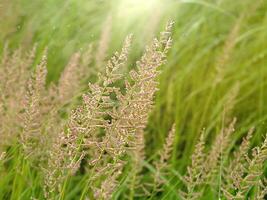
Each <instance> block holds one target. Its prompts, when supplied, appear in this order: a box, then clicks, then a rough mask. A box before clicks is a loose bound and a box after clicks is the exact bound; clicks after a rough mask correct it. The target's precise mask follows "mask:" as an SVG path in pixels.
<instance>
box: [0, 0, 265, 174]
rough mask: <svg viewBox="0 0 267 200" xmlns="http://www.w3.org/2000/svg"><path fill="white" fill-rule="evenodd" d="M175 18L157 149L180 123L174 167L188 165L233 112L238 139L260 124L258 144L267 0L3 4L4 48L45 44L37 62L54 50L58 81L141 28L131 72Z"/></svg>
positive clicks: (0, 36) (154, 139) (156, 125)
mask: <svg viewBox="0 0 267 200" xmlns="http://www.w3.org/2000/svg"><path fill="white" fill-rule="evenodd" d="M168 20H173V21H174V22H175V25H174V29H173V47H172V49H171V51H170V53H169V55H168V62H167V63H166V64H165V65H164V66H162V74H161V76H160V78H159V81H160V90H159V91H158V93H157V95H156V101H155V107H154V109H153V112H152V114H151V117H150V120H149V124H148V126H147V129H146V139H147V143H148V145H147V146H148V148H147V152H148V155H153V153H154V150H155V149H157V148H159V147H160V146H161V145H162V143H163V141H164V138H165V136H166V133H167V132H168V130H169V129H170V127H171V126H172V124H173V123H174V122H175V123H176V127H177V130H176V131H177V133H176V138H175V147H176V148H175V152H174V153H173V162H172V163H173V165H175V166H176V168H177V169H180V170H184V167H185V166H186V164H187V163H188V162H189V155H190V154H191V152H192V147H193V146H194V144H195V142H196V140H197V138H198V136H199V134H200V132H201V130H203V129H204V131H205V136H206V137H207V138H209V140H208V141H212V139H213V138H214V137H215V135H216V134H217V133H218V132H219V131H220V129H221V128H222V127H224V126H226V125H227V124H228V123H229V121H231V119H232V118H233V117H237V122H238V123H237V128H236V130H237V133H236V135H235V137H236V140H235V141H233V144H232V145H233V146H234V145H235V143H236V142H237V143H238V142H239V141H240V140H239V138H240V137H241V136H242V135H243V134H245V132H246V131H247V130H248V129H249V128H250V127H252V126H255V127H256V133H255V137H254V141H253V142H254V144H256V143H259V142H260V141H261V140H262V138H263V135H264V134H265V133H266V131H267V130H266V128H267V127H266V120H267V106H266V102H267V94H266V91H267V90H266V89H267V85H266V84H267V1H266V0H254V1H252V0H235V1H233V0H164V1H163V0H34V1H33V0H0V54H1V52H2V51H3V47H4V45H5V44H7V43H8V45H9V47H10V48H11V49H16V48H19V47H21V48H23V49H30V48H32V46H33V45H34V44H36V45H37V54H38V56H37V58H36V63H37V62H38V61H39V59H40V55H41V53H42V52H43V50H44V49H45V48H46V47H47V48H48V80H47V81H48V84H50V83H51V82H55V83H56V82H57V80H58V78H59V75H60V72H61V71H62V70H63V68H64V66H65V65H66V63H67V62H68V60H69V58H70V56H71V55H72V54H73V53H75V52H77V51H86V49H87V48H88V45H92V48H93V54H94V56H95V55H98V56H99V55H101V53H102V54H103V55H102V57H103V61H105V60H106V59H108V58H109V57H110V56H111V55H112V53H113V52H114V51H116V50H119V49H120V47H121V45H122V43H123V40H124V38H125V37H126V36H127V35H128V34H130V33H132V34H133V36H134V40H133V46H132V50H131V53H130V59H129V62H128V69H125V71H128V70H129V69H130V68H132V67H134V64H135V62H136V61H137V60H138V59H139V58H140V56H141V54H142V52H143V50H144V48H145V46H146V44H149V42H150V41H151V40H152V39H153V37H154V36H157V35H158V34H159V32H160V30H163V28H164V26H165V24H166V22H167V21H168ZM104 54H105V55H104ZM89 67H91V68H92V70H91V71H94V70H96V71H97V70H98V69H99V70H101V68H102V69H103V68H104V67H105V62H102V63H100V64H99V62H98V60H97V57H96V59H95V60H94V62H93V63H92V64H91V65H90V66H89Z"/></svg>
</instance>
